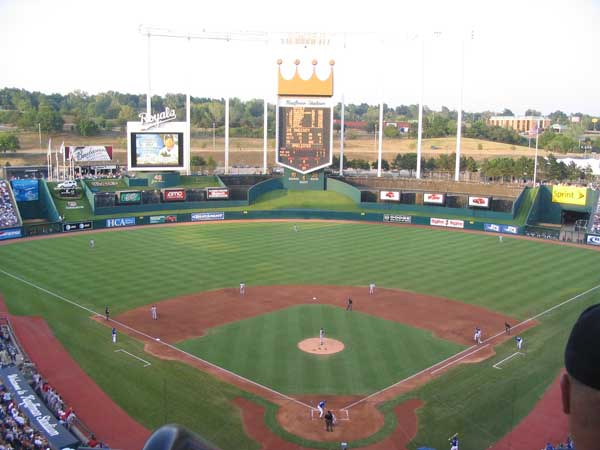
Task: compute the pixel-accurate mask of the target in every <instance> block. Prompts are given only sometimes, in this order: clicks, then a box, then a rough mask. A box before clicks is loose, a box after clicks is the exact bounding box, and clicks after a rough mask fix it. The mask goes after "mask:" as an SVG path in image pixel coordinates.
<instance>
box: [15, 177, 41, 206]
mask: <svg viewBox="0 0 600 450" xmlns="http://www.w3.org/2000/svg"><path fill="white" fill-rule="evenodd" d="M10 185H11V186H12V190H13V194H14V196H15V200H16V201H17V202H31V201H35V200H38V199H39V189H38V180H37V179H33V180H31V179H30V180H12V181H11V182H10Z"/></svg>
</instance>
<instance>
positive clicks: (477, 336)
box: [473, 327, 481, 344]
mask: <svg viewBox="0 0 600 450" xmlns="http://www.w3.org/2000/svg"><path fill="white" fill-rule="evenodd" d="M473 340H474V341H475V343H476V344H481V328H479V327H476V328H475V334H474V335H473Z"/></svg>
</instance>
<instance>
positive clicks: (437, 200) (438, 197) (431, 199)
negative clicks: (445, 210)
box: [423, 194, 446, 205]
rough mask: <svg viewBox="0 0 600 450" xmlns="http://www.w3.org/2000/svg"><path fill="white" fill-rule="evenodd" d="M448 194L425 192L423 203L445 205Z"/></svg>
mask: <svg viewBox="0 0 600 450" xmlns="http://www.w3.org/2000/svg"><path fill="white" fill-rule="evenodd" d="M445 199H446V196H445V195H444V194H423V203H430V204H433V205H443V204H444V200H445Z"/></svg>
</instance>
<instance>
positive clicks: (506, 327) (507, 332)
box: [504, 322, 510, 334]
mask: <svg viewBox="0 0 600 450" xmlns="http://www.w3.org/2000/svg"><path fill="white" fill-rule="evenodd" d="M504 331H506V334H510V323H508V322H504Z"/></svg>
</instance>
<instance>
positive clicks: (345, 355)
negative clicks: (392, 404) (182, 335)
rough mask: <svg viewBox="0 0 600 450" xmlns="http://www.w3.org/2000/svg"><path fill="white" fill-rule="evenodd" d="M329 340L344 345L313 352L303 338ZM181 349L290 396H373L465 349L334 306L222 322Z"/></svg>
mask: <svg viewBox="0 0 600 450" xmlns="http://www.w3.org/2000/svg"><path fill="white" fill-rule="evenodd" d="M321 327H323V328H324V329H325V331H326V336H327V337H329V338H333V339H337V340H340V341H342V342H343V343H344V345H345V348H344V350H343V351H341V352H339V353H336V354H333V355H328V356H325V355H313V354H308V353H305V352H302V351H301V350H299V349H298V348H297V344H298V342H299V341H301V340H304V339H307V338H309V337H318V335H319V329H320V328H321ZM178 347H180V348H181V349H183V350H185V351H187V352H189V353H192V354H195V355H197V356H199V357H201V358H203V359H206V360H208V361H210V362H212V363H213V364H216V365H218V366H221V367H224V368H226V369H228V370H230V371H233V372H235V373H237V374H240V375H242V376H244V377H246V378H249V379H251V380H253V381H256V382H258V383H260V384H263V385H266V386H268V387H270V388H272V389H275V390H277V391H280V392H283V393H286V394H343V395H349V394H369V393H372V392H374V391H377V390H379V389H382V388H384V387H387V386H389V385H391V384H393V383H394V382H396V381H398V380H400V379H402V378H405V377H407V376H409V375H412V374H413V373H415V372H418V371H420V370H422V369H424V368H426V367H429V366H431V365H433V364H434V363H436V362H438V361H441V360H443V359H445V358H447V357H449V356H450V355H453V354H455V353H457V352H459V351H461V350H462V349H463V348H464V347H463V346H460V345H457V344H454V343H451V342H447V341H443V340H441V339H438V338H435V337H433V336H432V334H431V333H429V332H427V331H424V330H420V329H416V328H411V327H409V326H406V325H403V324H399V323H394V322H389V321H386V320H383V319H380V318H378V317H373V316H369V315H366V314H362V313H360V312H357V311H353V312H347V311H345V310H343V309H341V308H337V307H333V306H330V305H301V306H294V307H291V308H287V309H285V310H282V311H277V312H273V313H269V314H264V315H261V316H258V317H254V318H251V319H246V320H242V321H239V322H235V323H231V324H227V325H223V326H220V327H217V328H213V329H212V330H210V331H209V332H208V333H207V335H205V336H203V337H201V338H197V339H190V340H188V341H185V342H182V343H180V344H178Z"/></svg>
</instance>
